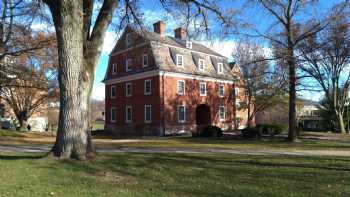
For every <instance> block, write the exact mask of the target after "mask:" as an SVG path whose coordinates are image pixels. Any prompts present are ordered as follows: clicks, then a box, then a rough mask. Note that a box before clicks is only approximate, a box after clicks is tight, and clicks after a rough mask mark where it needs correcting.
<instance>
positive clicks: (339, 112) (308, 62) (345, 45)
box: [300, 12, 350, 133]
mask: <svg viewBox="0 0 350 197" xmlns="http://www.w3.org/2000/svg"><path fill="white" fill-rule="evenodd" d="M335 15H336V16H333V17H332V19H333V20H332V22H331V23H330V25H329V26H328V27H327V28H325V29H324V30H323V31H322V32H320V33H319V34H317V35H314V36H312V37H309V38H307V39H305V40H304V41H303V42H302V44H301V46H300V52H301V55H302V58H303V62H302V64H301V66H300V69H301V70H302V71H303V72H304V73H305V74H306V75H308V76H310V77H311V78H307V79H306V82H307V83H312V82H313V83H314V84H315V83H316V85H315V87H314V90H315V88H316V90H321V91H322V92H323V93H324V95H325V101H324V102H327V103H328V104H327V106H330V109H331V110H332V111H333V113H334V114H335V117H336V122H337V123H338V124H337V125H338V126H339V130H340V132H341V133H345V132H346V130H345V126H344V120H343V117H344V109H345V105H346V102H347V100H348V94H349V85H350V72H349V70H350V24H349V19H348V18H349V16H348V14H347V13H346V12H342V13H339V12H336V13H335Z"/></svg>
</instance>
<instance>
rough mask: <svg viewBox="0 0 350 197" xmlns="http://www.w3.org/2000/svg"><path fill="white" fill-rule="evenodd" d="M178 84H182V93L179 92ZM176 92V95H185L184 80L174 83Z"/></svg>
mask: <svg viewBox="0 0 350 197" xmlns="http://www.w3.org/2000/svg"><path fill="white" fill-rule="evenodd" d="M179 83H183V84H184V88H183V92H179V90H180V89H179ZM176 92H177V94H178V95H185V92H186V82H185V80H177V82H176Z"/></svg>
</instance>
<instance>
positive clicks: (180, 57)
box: [176, 54, 184, 67]
mask: <svg viewBox="0 0 350 197" xmlns="http://www.w3.org/2000/svg"><path fill="white" fill-rule="evenodd" d="M183 63H184V56H183V55H180V54H176V66H180V67H183V66H184V64H183Z"/></svg>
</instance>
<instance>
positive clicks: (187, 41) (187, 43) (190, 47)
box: [186, 40, 192, 49]
mask: <svg viewBox="0 0 350 197" xmlns="http://www.w3.org/2000/svg"><path fill="white" fill-rule="evenodd" d="M186 48H188V49H192V42H191V41H189V40H186Z"/></svg>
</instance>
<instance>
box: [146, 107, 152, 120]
mask: <svg viewBox="0 0 350 197" xmlns="http://www.w3.org/2000/svg"><path fill="white" fill-rule="evenodd" d="M144 116H145V118H144V119H145V123H150V122H152V106H151V105H145V114H144Z"/></svg>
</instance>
